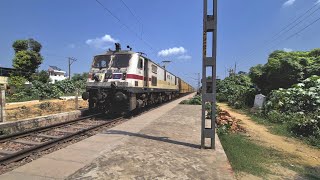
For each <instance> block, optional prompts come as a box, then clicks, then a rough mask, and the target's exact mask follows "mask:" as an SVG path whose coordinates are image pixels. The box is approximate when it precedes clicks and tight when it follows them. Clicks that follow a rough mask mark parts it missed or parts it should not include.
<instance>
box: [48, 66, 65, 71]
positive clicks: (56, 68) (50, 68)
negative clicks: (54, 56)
mask: <svg viewBox="0 0 320 180" xmlns="http://www.w3.org/2000/svg"><path fill="white" fill-rule="evenodd" d="M49 70H55V71H62V69H60V68H58V67H57V66H49Z"/></svg>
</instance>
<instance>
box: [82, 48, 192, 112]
mask: <svg viewBox="0 0 320 180" xmlns="http://www.w3.org/2000/svg"><path fill="white" fill-rule="evenodd" d="M127 48H128V49H127V50H122V49H121V45H120V44H119V43H115V50H111V49H109V50H108V51H107V52H106V53H105V54H100V55H96V56H94V58H93V62H92V65H91V69H90V72H89V77H88V80H87V84H86V91H85V92H84V93H83V94H82V98H83V99H84V100H88V103H89V110H90V111H95V112H96V111H99V112H105V113H127V112H131V111H134V110H137V109H141V108H143V107H146V106H149V105H152V104H159V103H162V102H165V101H169V100H171V99H173V98H176V97H178V96H180V95H183V94H188V93H191V92H194V91H195V89H194V88H193V87H192V86H191V85H190V84H188V83H187V82H185V81H183V80H182V79H181V78H179V77H177V76H176V75H174V74H173V73H171V72H169V71H168V70H166V69H165V68H164V67H162V66H160V65H159V64H157V63H155V62H153V61H152V60H151V59H149V58H147V56H146V55H145V54H144V53H142V52H134V51H132V48H130V47H129V46H127Z"/></svg>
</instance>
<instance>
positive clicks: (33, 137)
mask: <svg viewBox="0 0 320 180" xmlns="http://www.w3.org/2000/svg"><path fill="white" fill-rule="evenodd" d="M20 139H21V140H25V141H33V142H40V143H42V142H48V141H50V139H48V138H44V137H35V136H28V137H24V138H20Z"/></svg>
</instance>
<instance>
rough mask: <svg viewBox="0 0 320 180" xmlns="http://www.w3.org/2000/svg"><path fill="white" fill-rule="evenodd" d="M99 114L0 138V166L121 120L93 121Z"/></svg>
mask: <svg viewBox="0 0 320 180" xmlns="http://www.w3.org/2000/svg"><path fill="white" fill-rule="evenodd" d="M98 115H101V114H94V115H90V116H85V117H81V118H78V119H75V120H72V121H67V122H62V123H57V124H53V125H50V126H45V127H40V128H36V129H31V130H28V131H24V132H19V133H15V134H11V135H7V136H2V137H0V164H3V165H5V164H9V163H12V162H15V161H18V160H21V159H23V158H25V157H28V156H29V155H32V154H33V153H36V152H40V151H44V150H46V149H49V148H51V147H54V146H56V145H58V144H61V143H64V142H67V141H70V140H72V139H73V138H75V137H77V136H78V135H81V134H84V133H86V132H89V131H93V130H96V129H99V128H101V127H104V126H108V125H112V124H114V123H116V122H118V121H121V120H122V119H123V118H122V117H119V118H114V119H108V120H105V121H99V120H95V117H97V116H98Z"/></svg>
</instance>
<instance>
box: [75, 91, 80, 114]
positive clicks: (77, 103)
mask: <svg viewBox="0 0 320 180" xmlns="http://www.w3.org/2000/svg"><path fill="white" fill-rule="evenodd" d="M75 109H76V110H78V109H79V89H77V90H76V99H75Z"/></svg>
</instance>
